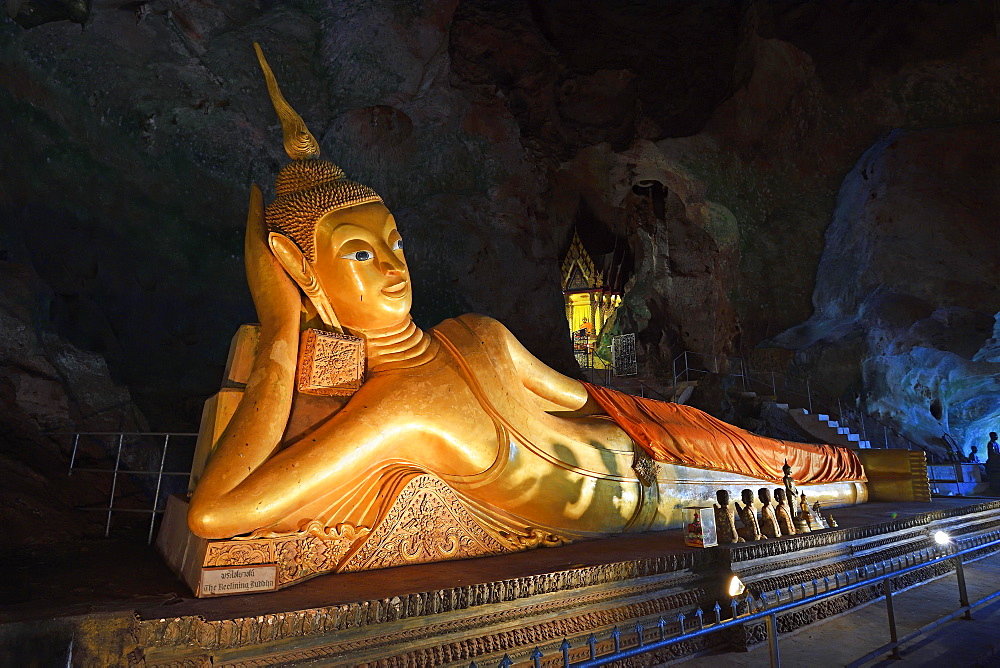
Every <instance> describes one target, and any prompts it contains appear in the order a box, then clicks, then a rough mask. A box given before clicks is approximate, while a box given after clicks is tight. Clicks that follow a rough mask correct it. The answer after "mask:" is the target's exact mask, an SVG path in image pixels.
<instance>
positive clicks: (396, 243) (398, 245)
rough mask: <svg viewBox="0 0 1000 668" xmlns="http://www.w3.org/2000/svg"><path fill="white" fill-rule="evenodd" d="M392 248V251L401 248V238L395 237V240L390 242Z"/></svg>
mask: <svg viewBox="0 0 1000 668" xmlns="http://www.w3.org/2000/svg"><path fill="white" fill-rule="evenodd" d="M392 250H394V251H398V250H403V240H402V239H396V240H395V241H393V242H392Z"/></svg>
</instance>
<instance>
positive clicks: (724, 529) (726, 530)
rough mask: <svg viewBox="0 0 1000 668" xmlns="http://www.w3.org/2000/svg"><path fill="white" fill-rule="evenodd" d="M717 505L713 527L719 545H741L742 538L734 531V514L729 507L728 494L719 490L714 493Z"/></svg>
mask: <svg viewBox="0 0 1000 668" xmlns="http://www.w3.org/2000/svg"><path fill="white" fill-rule="evenodd" d="M715 498H717V499H718V500H719V503H718V504H716V506H715V526H716V527H717V529H716V530H717V531H718V532H719V542H720V543H728V544H734V543H742V542H744V540H743V537H742V536H740V534H739V533H738V532H737V531H736V514H735V513H733V509H732V508H730V507H729V492H728V491H727V490H724V489H720V490H719V491H717V492H716V493H715Z"/></svg>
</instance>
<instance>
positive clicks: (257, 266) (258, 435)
mask: <svg viewBox="0 0 1000 668" xmlns="http://www.w3.org/2000/svg"><path fill="white" fill-rule="evenodd" d="M266 235H267V232H266V230H265V229H264V220H263V196H262V195H261V192H260V189H259V188H258V187H257V186H256V185H255V186H253V188H252V189H251V193H250V213H249V216H248V218H247V233H246V269H247V280H248V283H249V285H250V293H251V295H252V296H253V300H254V305H255V306H256V308H257V315H258V317H259V318H260V321H261V328H260V341H259V344H258V352H257V356H256V358H255V359H254V363H253V367H252V369H251V371H250V377H249V379H248V380H247V385H246V390H245V392H244V394H243V398H242V400H241V401H240V404H239V406H238V407H237V408H236V411H235V413H234V414H233V417H232V419H231V420H230V422H229V425H228V426H227V427H226V429H225V431H223V433H222V435H221V436H220V437H219V441H218V443H217V444H216V447H215V449H214V451H213V454H212V456H211V459H210V460H209V462H208V465H207V467H206V469H205V472H204V474H203V475H202V478H201V480H200V481H199V483H198V487H197V489H196V490H195V492H194V495H193V496H192V498H191V505H190V510H189V515H188V518H189V519H188V521H189V523H190V524H191V528H192V530H193V531H194V532H195V533H198V534H199V535H204V534H203V532H204V531H207V529H208V526H207V525H208V524H210V523H211V521H212V519H213V518H215V517H216V513H214V512H213V508H215V506H216V505H217V504H218V502H219V500H220V499H221V498H222V497H224V496H225V495H227V494H229V493H230V492H231V491H232V490H233V489H234V488H236V487H237V486H238V485H239V484H240V483H241V482H243V481H244V480H245V479H246V478H247V477H248V476H249V475H250V474H251V473H252V472H253V471H255V470H256V469H257V468H258V467H259V466H261V464H263V463H264V462H265V461H267V459H268V458H270V457H271V456H272V455H273V454H274V452H275V451H276V450H277V448H278V446H279V444H280V441H281V435H282V432H283V431H284V429H285V424H286V423H287V421H288V414H289V411H290V409H291V403H292V394H293V391H294V379H295V365H296V355H297V350H298V336H299V312H300V304H301V298H300V296H299V292H298V288H297V287H296V286H295V284H294V283H293V282H292V281H291V280H290V279H289V278H288V276H287V275H286V274H285V272H284V269H282V267H281V266H280V265H279V264H278V261H277V260H276V259H275V258H274V255H272V254H271V251H270V249H269V248H268V245H267V236H266Z"/></svg>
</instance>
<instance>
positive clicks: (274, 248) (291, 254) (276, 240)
mask: <svg viewBox="0 0 1000 668" xmlns="http://www.w3.org/2000/svg"><path fill="white" fill-rule="evenodd" d="M267 244H268V246H270V247H271V252H272V253H274V257H276V258H277V259H278V262H280V263H281V266H282V267H284V268H285V272H287V273H288V275H289V276H291V277H292V280H293V281H295V282H296V283H297V284H298V286H299V287H300V288H302V289H303V290H305V286H306V285H308V284H309V283H310V280H309V277H308V276H307V275H306V271H307V269H306V257H305V255H304V254H303V253H302V251H301V250H299V247H298V246H297V245H296V244H295V242H294V241H292V240H291V239H289V238H288V237H286V236H285V235H284V234H278V233H277V232H271V233H270V234H268V235H267Z"/></svg>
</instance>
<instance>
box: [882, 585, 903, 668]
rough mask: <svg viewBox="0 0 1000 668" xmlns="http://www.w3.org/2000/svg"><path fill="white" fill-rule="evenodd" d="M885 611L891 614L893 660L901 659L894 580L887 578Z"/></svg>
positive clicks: (890, 629)
mask: <svg viewBox="0 0 1000 668" xmlns="http://www.w3.org/2000/svg"><path fill="white" fill-rule="evenodd" d="M883 582H885V610H886V612H887V613H888V614H889V640H890V642H892V644H893V647H892V658H894V659H900V658H902V657H901V656H899V646H898V645H897V644H896V643H897V642H899V636H898V635H897V634H896V612H895V610H894V609H893V607H892V578H885V580H883Z"/></svg>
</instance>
